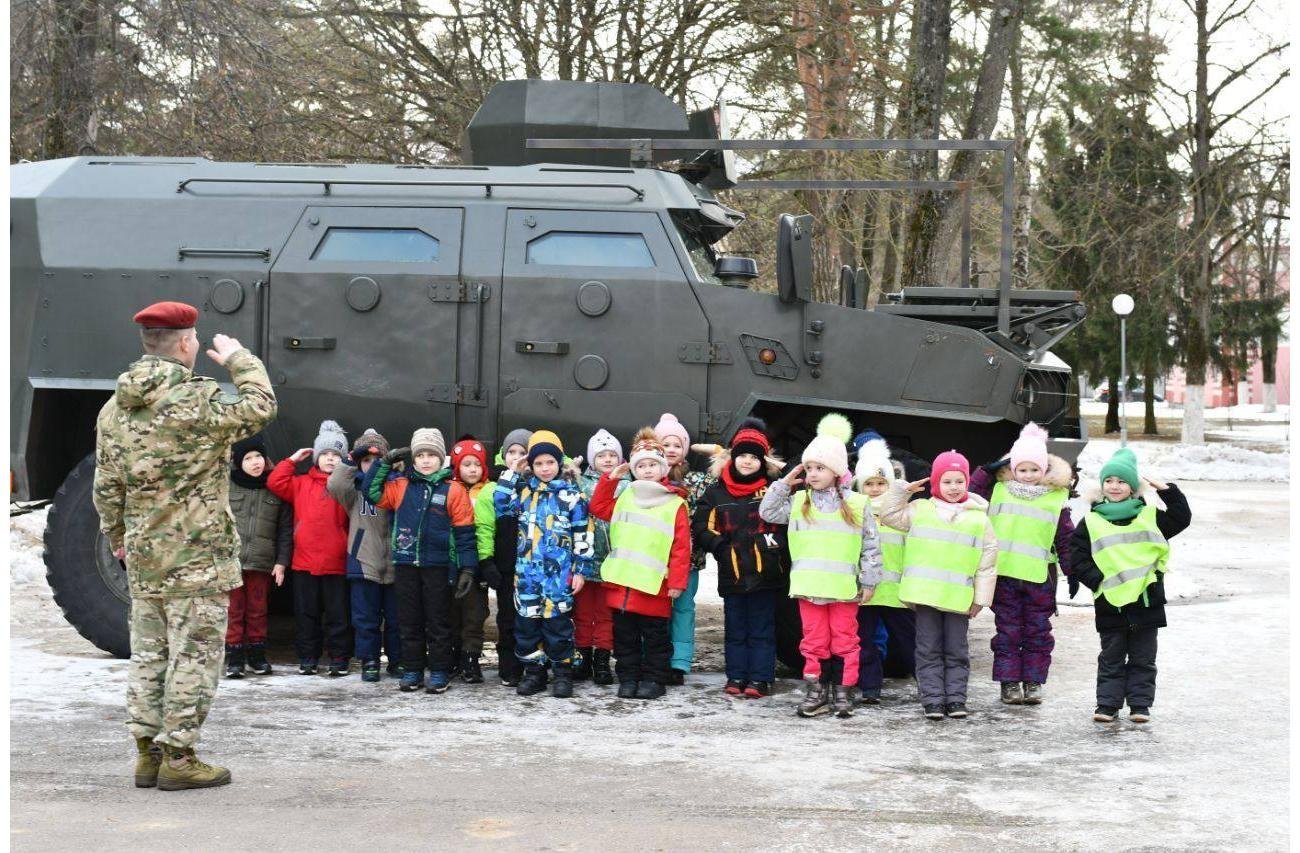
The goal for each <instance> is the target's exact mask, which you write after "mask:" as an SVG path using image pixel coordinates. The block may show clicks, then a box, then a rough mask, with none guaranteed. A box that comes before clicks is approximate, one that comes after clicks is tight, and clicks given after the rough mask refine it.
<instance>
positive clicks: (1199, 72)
mask: <svg viewBox="0 0 1300 853" xmlns="http://www.w3.org/2000/svg"><path fill="white" fill-rule="evenodd" d="M1195 2H1196V114H1195V118H1194V121H1193V127H1192V140H1193V147H1192V181H1191V190H1192V222H1191V232H1192V233H1191V237H1192V252H1191V255H1192V263H1193V269H1192V271H1191V276H1192V282H1191V284H1192V286H1191V288H1190V290H1191V292H1190V293H1189V294H1188V295H1189V297H1190V298H1189V299H1188V303H1189V305H1188V308H1189V312H1188V313H1189V322H1188V326H1187V334H1186V336H1185V341H1186V346H1187V354H1186V360H1187V403H1186V404H1185V406H1184V408H1183V435H1182V440H1183V443H1184V444H1204V443H1205V372H1206V365H1207V364H1208V362H1209V355H1210V266H1211V264H1210V261H1211V258H1210V254H1211V252H1212V251H1213V246H1212V244H1211V242H1210V192H1211V187H1210V178H1211V176H1210V99H1209V51H1210V39H1209V32H1208V30H1207V24H1206V18H1207V16H1208V14H1209V11H1208V8H1207V7H1208V3H1209V0H1195Z"/></svg>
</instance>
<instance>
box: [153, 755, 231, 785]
mask: <svg viewBox="0 0 1300 853" xmlns="http://www.w3.org/2000/svg"><path fill="white" fill-rule="evenodd" d="M229 784H230V771H229V770H227V769H226V768H224V767H217V766H215V765H212V764H205V763H204V762H202V761H200V760H199V758H198V756H197V755H195V754H194V750H193V749H191V748H189V747H185V748H182V747H177V746H166V745H165V746H163V760H162V763H161V764H159V765H158V790H159V791H183V790H186V789H187V788H215V787H216V786H218V785H229Z"/></svg>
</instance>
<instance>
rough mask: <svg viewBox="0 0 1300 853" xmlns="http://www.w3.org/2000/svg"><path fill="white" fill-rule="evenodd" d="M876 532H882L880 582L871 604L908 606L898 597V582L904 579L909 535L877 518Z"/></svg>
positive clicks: (878, 605)
mask: <svg viewBox="0 0 1300 853" xmlns="http://www.w3.org/2000/svg"><path fill="white" fill-rule="evenodd" d="M876 532H877V533H879V534H880V557H881V561H882V563H883V565H882V566H881V578H880V583H879V584H878V585H877V586H876V591H875V592H874V593H873V594H872V596H871V601H870V602H868V603H869V604H872V605H875V606H876V607H906V606H907V605H905V604H903V602H902V601H900V600H899V598H898V584H899V581H901V580H902V579H903V548H904V546H905V545H906V544H907V536H906V535H905V534H904V533H903V531H901V530H895V529H894V528H892V527H886V526H885V525H883V524H881V523H880V519H876Z"/></svg>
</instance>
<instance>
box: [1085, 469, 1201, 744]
mask: <svg viewBox="0 0 1300 853" xmlns="http://www.w3.org/2000/svg"><path fill="white" fill-rule="evenodd" d="M1099 478H1100V480H1101V489H1100V491H1098V490H1097V489H1096V488H1094V489H1092V490H1090V492H1089V494H1088V495H1087V496H1086V497H1087V498H1088V499H1089V503H1090V504H1091V506H1092V508H1091V510H1089V512H1088V514H1087V515H1085V516H1084V518H1083V521H1082V523H1081V524H1079V526H1078V527H1077V528H1075V531H1074V537H1073V538H1072V539H1071V540H1070V555H1071V560H1072V563H1071V571H1072V573H1073V575H1072V576H1073V577H1076V578H1078V580H1079V582H1080V583H1081V584H1083V585H1084V586H1086V587H1087V588H1088V589H1090V590H1092V594H1093V613H1094V618H1095V620H1096V625H1097V633H1098V634H1100V635H1101V654H1099V655H1098V656H1097V710H1096V711H1094V712H1093V714H1092V718H1093V719H1094V720H1096V721H1097V722H1099V723H1109V722H1111V721H1113V720H1114V719H1115V717H1116V715H1117V714H1119V709H1120V708H1122V707H1124V704H1125V703H1126V702H1127V703H1128V712H1129V719H1130V720H1132V721H1133V722H1135V723H1145V722H1147V721H1149V720H1150V719H1151V706H1152V705H1154V704H1155V699H1156V634H1157V632H1158V631H1159V630H1160V629H1161V628H1163V627H1165V625H1166V624H1168V623H1167V622H1166V621H1165V583H1164V579H1165V572H1166V571H1167V569H1168V565H1169V540H1170V539H1172V538H1173V537H1175V536H1177V535H1178V534H1179V533H1182V532H1183V531H1184V530H1186V529H1187V527H1188V526H1189V525H1190V524H1191V523H1192V510H1191V508H1190V507H1189V506H1188V505H1187V498H1186V497H1184V496H1183V493H1182V492H1181V491H1180V490H1179V489H1178V487H1177V486H1175V485H1174V484H1173V483H1168V484H1166V483H1161V482H1158V481H1156V480H1149V479H1148V480H1146V481H1145V482H1146V484H1147V485H1149V486H1150V487H1151V488H1153V489H1155V491H1156V493H1157V494H1158V495H1159V496H1160V500H1161V501H1162V502H1163V503H1164V505H1165V508H1164V509H1163V510H1161V509H1156V508H1155V507H1154V506H1152V505H1151V504H1149V503H1147V500H1146V496H1145V495H1144V494H1143V491H1144V489H1143V480H1144V478H1142V477H1139V476H1138V465H1137V456H1136V455H1135V454H1134V453H1133V451H1132V450H1129V449H1128V448H1126V447H1125V448H1120V449H1119V450H1117V451H1115V455H1114V456H1112V457H1111V458H1110V459H1109V460H1107V462H1106V464H1105V465H1103V466H1101V472H1100V474H1099Z"/></svg>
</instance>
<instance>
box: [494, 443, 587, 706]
mask: <svg viewBox="0 0 1300 853" xmlns="http://www.w3.org/2000/svg"><path fill="white" fill-rule="evenodd" d="M563 461H564V446H563V445H562V444H561V443H560V437H559V436H557V435H556V434H555V433H553V432H551V431H549V430H538V431H537V432H535V433H533V434H532V436H531V437H529V439H528V456H527V457H525V459H523V460H520V461H519V462H518V463H517V464H516V466H515V468H514V470H510V469H507V470H506V471H505V472H504V473H502V475H501V478H500V479H499V480H498V481H497V486H496V492H495V494H494V495H493V500H494V502H495V504H496V513H497V518H498V519H501V518H514V519H517V520H518V524H519V537H518V545H517V547H516V551H515V554H516V557H515V609H516V610H517V611H518V616H517V617H516V619H515V643H516V649H515V655H516V656H517V657H518V658H519V660H520V661H521V662H522V663H523V664H524V676H523V678H522V679H521V680H520V681H519V686H518V687H516V688H515V692H516V693H518V694H519V695H520V696H532V695H533V694H535V693H540V692H542V691H543V690H545V689H546V681H547V676H546V664H547V662H548V661H549V663H550V665H551V667H552V668H553V669H554V670H555V683H554V685H553V686H552V688H551V695H552V696H554V697H556V698H557V699H566V698H568V697H570V696H572V695H573V596H574V594H575V593H579V592H581V591H582V587H583V584H584V583H585V582H586V579H587V576H588V575H590V574H591V570H592V568H591V562H592V544H591V521H590V517H589V515H588V512H587V499H586V498H584V497H583V496H582V492H581V491H579V490H578V487H577V486H576V485H574V484H573V483H570V482H569V481H567V480H565V479H563V478H562V477H561V476H560V466H561V465H562V464H563ZM530 469H531V472H532V473H531V475H528V476H525V472H526V471H529V470H530Z"/></svg>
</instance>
